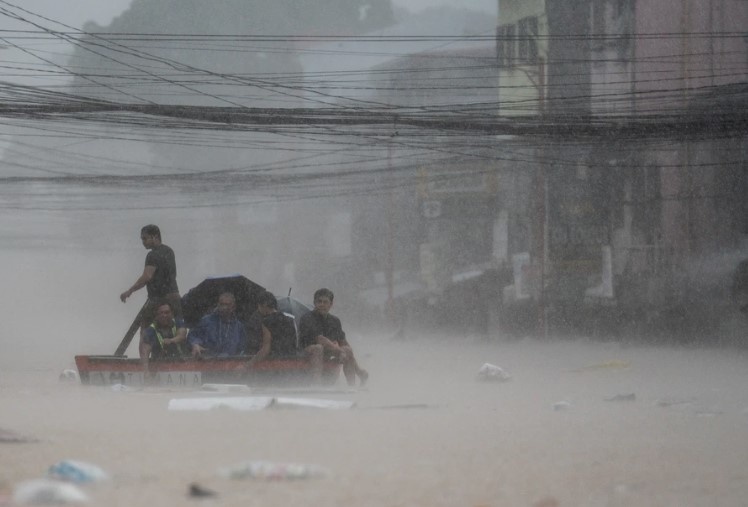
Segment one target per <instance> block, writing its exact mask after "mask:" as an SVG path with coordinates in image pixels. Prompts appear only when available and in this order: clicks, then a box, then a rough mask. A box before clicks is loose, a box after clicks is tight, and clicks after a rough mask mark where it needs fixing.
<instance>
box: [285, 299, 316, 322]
mask: <svg viewBox="0 0 748 507" xmlns="http://www.w3.org/2000/svg"><path fill="white" fill-rule="evenodd" d="M278 311H281V312H283V313H290V314H291V315H293V316H294V318H295V319H296V322H299V321H300V320H301V317H303V316H304V315H306V314H307V313H309V312H311V311H312V309H311V308H310V307H309V306H307V305H305V304H304V303H302V302H301V301H299V300H298V299H294V298H292V297H290V296H288V297H284V298H278Z"/></svg>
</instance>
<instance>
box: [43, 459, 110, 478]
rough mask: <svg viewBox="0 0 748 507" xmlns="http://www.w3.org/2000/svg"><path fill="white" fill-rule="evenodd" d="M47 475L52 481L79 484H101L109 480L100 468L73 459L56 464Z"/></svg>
mask: <svg viewBox="0 0 748 507" xmlns="http://www.w3.org/2000/svg"><path fill="white" fill-rule="evenodd" d="M47 475H48V476H49V477H50V478H52V479H60V480H63V481H69V482H76V483H79V484H83V483H88V482H100V481H105V480H108V479H109V475H108V474H107V473H106V472H104V470H102V469H101V468H99V467H98V466H96V465H93V464H91V463H86V462H84V461H77V460H72V459H66V460H63V461H60V462H59V463H55V464H54V465H52V466H51V467H49V470H48V471H47Z"/></svg>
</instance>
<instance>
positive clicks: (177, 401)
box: [169, 396, 273, 411]
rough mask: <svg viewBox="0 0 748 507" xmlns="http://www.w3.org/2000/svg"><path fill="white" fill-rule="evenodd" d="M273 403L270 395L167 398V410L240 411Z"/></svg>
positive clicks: (257, 408)
mask: <svg viewBox="0 0 748 507" xmlns="http://www.w3.org/2000/svg"><path fill="white" fill-rule="evenodd" d="M271 403H273V398H272V397H270V396H244V397H236V396H235V397H225V398H224V397H216V396H210V397H206V398H174V399H171V400H169V410H198V411H199V410H215V409H222V408H224V409H231V410H241V411H254V410H263V409H266V408H267V407H269V406H270V404H271Z"/></svg>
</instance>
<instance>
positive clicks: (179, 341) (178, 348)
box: [140, 302, 187, 371]
mask: <svg viewBox="0 0 748 507" xmlns="http://www.w3.org/2000/svg"><path fill="white" fill-rule="evenodd" d="M186 341H187V327H186V326H185V325H184V321H183V320H182V319H181V318H176V319H175V318H174V312H173V311H172V309H171V304H170V303H167V302H162V303H161V304H159V305H158V306H157V307H156V318H155V319H154V321H153V322H152V323H151V325H150V326H148V327H147V328H145V331H143V355H142V356H141V358H140V361H141V363H142V364H143V368H144V369H145V370H146V371H148V360H149V358H153V359H158V358H162V357H180V356H182V355H185V352H186V346H187V343H186Z"/></svg>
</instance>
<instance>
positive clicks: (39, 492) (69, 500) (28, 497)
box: [13, 479, 88, 505]
mask: <svg viewBox="0 0 748 507" xmlns="http://www.w3.org/2000/svg"><path fill="white" fill-rule="evenodd" d="M85 502H88V495H86V494H85V493H84V492H83V491H81V489H80V488H79V487H78V486H76V485H75V484H70V483H68V482H61V481H54V480H51V479H33V480H30V481H26V482H22V483H21V484H19V485H18V486H17V487H16V489H15V491H14V492H13V503H14V504H36V505H49V504H76V503H85Z"/></svg>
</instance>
